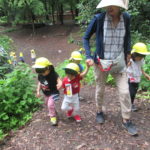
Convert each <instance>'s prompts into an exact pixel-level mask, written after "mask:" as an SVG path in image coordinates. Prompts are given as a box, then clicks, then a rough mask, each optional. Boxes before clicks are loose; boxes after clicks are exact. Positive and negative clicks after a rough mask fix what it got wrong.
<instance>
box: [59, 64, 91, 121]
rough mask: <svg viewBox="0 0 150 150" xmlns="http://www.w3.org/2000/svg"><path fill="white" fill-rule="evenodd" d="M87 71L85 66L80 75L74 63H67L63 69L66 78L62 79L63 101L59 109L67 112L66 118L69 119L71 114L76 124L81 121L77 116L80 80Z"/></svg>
mask: <svg viewBox="0 0 150 150" xmlns="http://www.w3.org/2000/svg"><path fill="white" fill-rule="evenodd" d="M88 70H89V66H88V65H87V67H86V69H85V71H84V72H82V73H80V70H79V67H78V65H77V64H75V63H69V64H68V65H67V66H66V67H65V73H66V77H65V78H64V79H63V84H62V87H63V88H64V100H63V103H62V106H61V109H62V110H63V111H67V117H71V116H72V114H73V116H74V119H75V120H76V122H80V121H81V118H80V115H79V92H80V80H82V78H83V77H84V76H85V75H86V74H87V72H88ZM71 105H72V106H71Z"/></svg>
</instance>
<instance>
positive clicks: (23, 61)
mask: <svg viewBox="0 0 150 150" xmlns="http://www.w3.org/2000/svg"><path fill="white" fill-rule="evenodd" d="M19 60H20V62H22V63H25V59H24V57H23V53H22V52H20V53H19Z"/></svg>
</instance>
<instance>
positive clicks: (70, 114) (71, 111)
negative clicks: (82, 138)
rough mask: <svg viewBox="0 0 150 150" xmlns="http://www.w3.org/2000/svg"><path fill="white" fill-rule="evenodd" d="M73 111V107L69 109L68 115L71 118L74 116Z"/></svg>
mask: <svg viewBox="0 0 150 150" xmlns="http://www.w3.org/2000/svg"><path fill="white" fill-rule="evenodd" d="M72 113H73V108H71V109H70V110H68V111H67V117H68V118H70V117H71V116H72Z"/></svg>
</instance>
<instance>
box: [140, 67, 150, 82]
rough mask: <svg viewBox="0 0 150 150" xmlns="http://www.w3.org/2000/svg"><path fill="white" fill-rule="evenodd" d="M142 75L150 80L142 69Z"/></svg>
mask: <svg viewBox="0 0 150 150" xmlns="http://www.w3.org/2000/svg"><path fill="white" fill-rule="evenodd" d="M142 74H143V75H144V76H145V77H146V78H147V79H148V80H150V76H149V75H148V74H147V73H146V72H145V71H144V70H143V69H142Z"/></svg>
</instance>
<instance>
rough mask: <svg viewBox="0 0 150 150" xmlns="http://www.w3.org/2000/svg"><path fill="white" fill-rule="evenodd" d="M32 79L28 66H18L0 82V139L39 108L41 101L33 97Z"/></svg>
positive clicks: (23, 122) (33, 82) (32, 75)
mask: <svg viewBox="0 0 150 150" xmlns="http://www.w3.org/2000/svg"><path fill="white" fill-rule="evenodd" d="M34 78H35V74H33V73H32V71H31V69H30V67H29V66H28V65H26V64H19V65H18V66H17V67H16V68H15V69H14V70H13V72H11V73H9V74H7V75H6V78H5V79H1V80H0V95H1V96H0V106H1V107H0V139H2V138H3V137H4V136H5V135H7V133H8V132H9V131H10V130H15V129H17V128H18V127H20V126H23V125H25V123H26V122H27V121H29V120H30V119H31V118H32V113H33V112H34V111H36V110H37V109H38V107H39V106H40V104H41V100H40V99H37V98H36V97H35V95H34V91H35V80H34Z"/></svg>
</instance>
